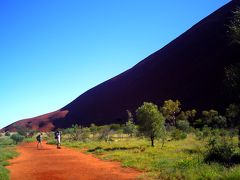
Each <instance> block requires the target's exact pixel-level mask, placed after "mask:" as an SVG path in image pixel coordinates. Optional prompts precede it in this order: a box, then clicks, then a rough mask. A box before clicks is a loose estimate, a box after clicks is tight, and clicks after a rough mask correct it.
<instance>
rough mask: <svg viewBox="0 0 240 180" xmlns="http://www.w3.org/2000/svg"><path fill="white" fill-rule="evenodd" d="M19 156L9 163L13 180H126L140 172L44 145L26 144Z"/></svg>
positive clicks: (19, 150) (68, 150) (80, 153)
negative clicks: (37, 146) (39, 147)
mask: <svg viewBox="0 0 240 180" xmlns="http://www.w3.org/2000/svg"><path fill="white" fill-rule="evenodd" d="M17 150H18V152H20V156H18V157H17V158H15V159H12V160H10V163H11V165H10V166H8V167H7V168H8V169H9V170H10V179H11V180H127V179H136V178H137V176H139V175H140V172H138V171H136V170H134V169H130V168H123V167H121V166H120V164H119V163H117V162H106V161H102V160H100V159H97V158H95V157H93V156H92V155H88V154H83V153H82V152H80V151H77V150H73V149H69V148H62V149H57V148H56V146H52V145H47V144H46V143H43V147H42V149H39V150H38V149H37V148H36V143H25V144H22V145H20V146H18V147H17Z"/></svg>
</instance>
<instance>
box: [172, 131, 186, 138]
mask: <svg viewBox="0 0 240 180" xmlns="http://www.w3.org/2000/svg"><path fill="white" fill-rule="evenodd" d="M170 135H171V137H172V138H173V139H174V140H180V139H185V138H186V137H187V133H185V132H183V131H181V130H179V129H173V130H172V132H171V134H170Z"/></svg>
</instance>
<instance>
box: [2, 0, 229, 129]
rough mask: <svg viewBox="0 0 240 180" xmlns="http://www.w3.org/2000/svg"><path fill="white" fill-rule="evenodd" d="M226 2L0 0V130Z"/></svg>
mask: <svg viewBox="0 0 240 180" xmlns="http://www.w3.org/2000/svg"><path fill="white" fill-rule="evenodd" d="M227 2H229V0H217V1H216V0H211V1H210V0H196V1H194V0H182V1H180V0H172V1H163V0H31V1H30V0H0V128H2V127H4V126H6V125H8V124H10V123H12V122H15V121H17V120H20V119H23V118H30V117H34V116H37V115H41V114H44V113H48V112H51V111H55V110H57V109H59V108H61V107H63V106H65V105H66V104H68V103H69V102H71V101H72V100H74V99H75V98H77V97H78V96H79V95H81V94H82V93H84V92H85V91H87V90H88V89H90V88H92V87H94V86H96V85H98V84H100V83H102V82H104V81H105V80H108V79H110V78H111V77H114V76H116V75H118V74H119V73H121V72H123V71H125V70H127V69H129V68H131V67H132V66H134V65H135V64H136V63H138V62H139V61H141V60H142V59H144V58H145V57H147V56H148V55H150V54H152V53H153V52H155V51H156V50H158V49H160V48H162V47H163V46H164V45H166V44H167V43H169V42H170V41H172V40H173V39H175V38H176V37H177V36H179V35H180V34H182V33H183V32H184V31H186V30H187V29H189V28H190V27H191V26H193V25H194V24H195V23H197V22H198V21H199V20H201V19H203V18H204V17H206V16H207V15H209V14H210V13H212V12H213V11H215V10H217V9H218V8H219V7H221V6H222V5H224V4H226V3H227Z"/></svg>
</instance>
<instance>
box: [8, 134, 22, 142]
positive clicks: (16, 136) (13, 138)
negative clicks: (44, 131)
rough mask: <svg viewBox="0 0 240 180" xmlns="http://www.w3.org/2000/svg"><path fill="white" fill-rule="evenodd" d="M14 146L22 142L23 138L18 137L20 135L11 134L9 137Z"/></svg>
mask: <svg viewBox="0 0 240 180" xmlns="http://www.w3.org/2000/svg"><path fill="white" fill-rule="evenodd" d="M10 138H11V139H12V140H13V141H14V142H15V143H16V144H18V143H20V142H22V141H23V140H24V136H22V135H20V134H18V133H17V134H13V135H11V137H10Z"/></svg>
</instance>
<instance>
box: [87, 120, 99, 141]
mask: <svg viewBox="0 0 240 180" xmlns="http://www.w3.org/2000/svg"><path fill="white" fill-rule="evenodd" d="M89 129H90V131H91V133H92V135H93V138H94V137H95V135H96V134H97V133H98V130H99V127H98V126H96V125H95V124H94V123H92V124H91V125H90V128H89Z"/></svg>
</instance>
